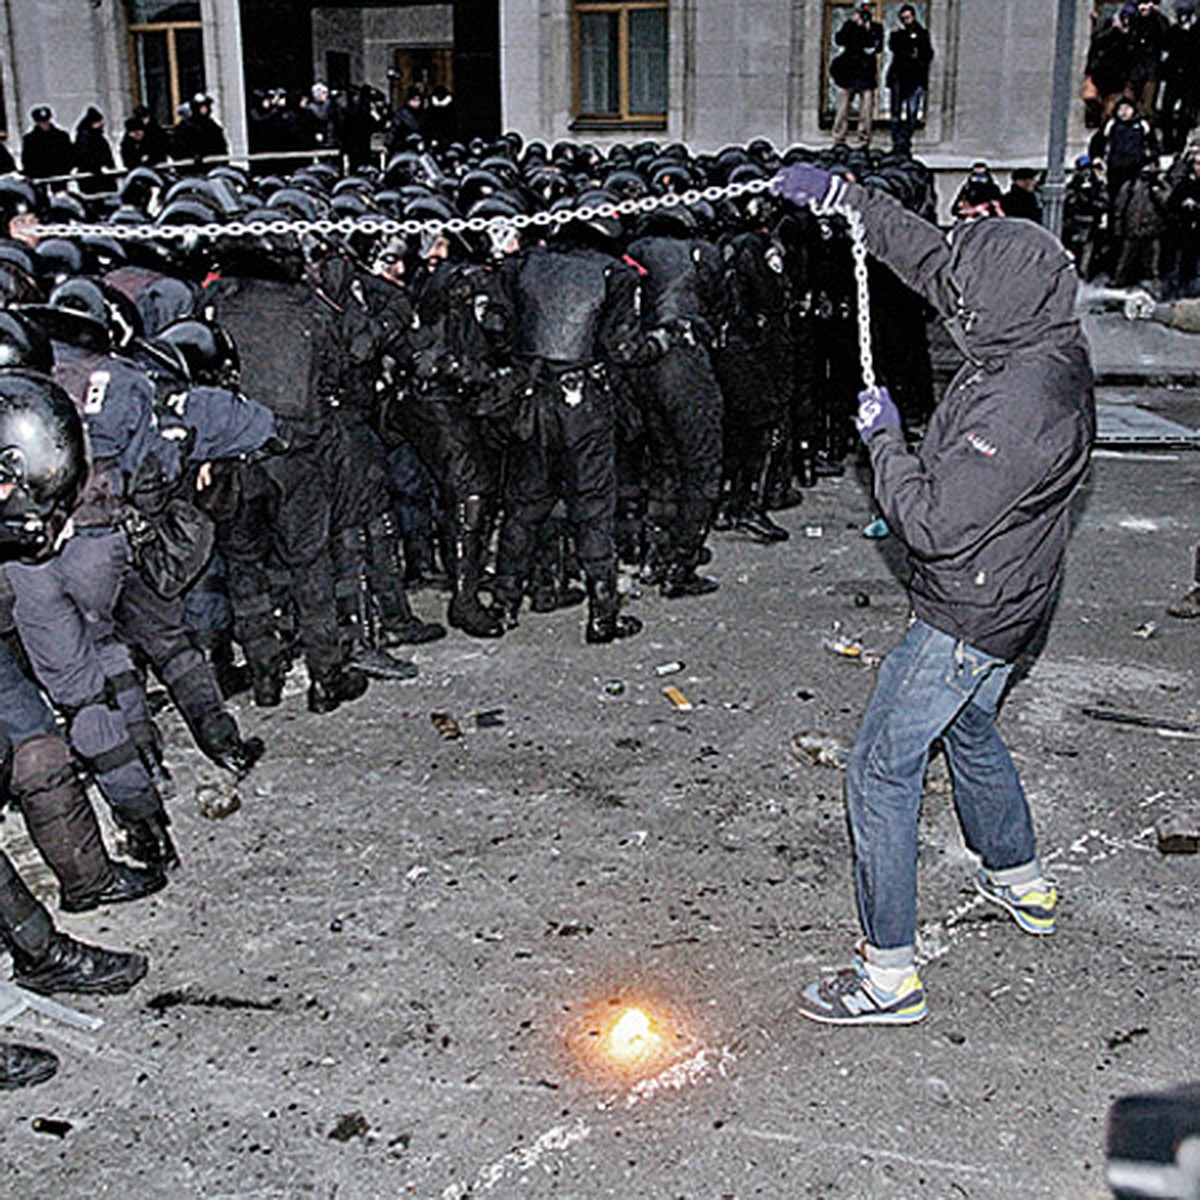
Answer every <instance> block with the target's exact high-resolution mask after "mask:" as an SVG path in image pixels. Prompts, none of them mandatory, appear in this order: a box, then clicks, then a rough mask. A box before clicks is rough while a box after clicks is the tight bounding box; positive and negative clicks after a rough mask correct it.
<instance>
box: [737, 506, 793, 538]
mask: <svg viewBox="0 0 1200 1200" xmlns="http://www.w3.org/2000/svg"><path fill="white" fill-rule="evenodd" d="M734 525H735V526H736V527H737V528H738V529H740V530H741V531H742V533H748V534H749V535H750V536H751V537H752V538H754V539H755V540H756V541H759V542H764V543H772V542H786V541H787V540H788V538H790V537H791V536H792V535H791V534H790V533H788V531H787V530H786V529H784V527H783V526H782V525H776V524H775V522H774V521H772V520H771V518H770V517H769V516H768V515H767V514H766V512H755V511H751V512H747V513H743V514H742V516H740V517H738V519H737V520H736V521H735V522H734Z"/></svg>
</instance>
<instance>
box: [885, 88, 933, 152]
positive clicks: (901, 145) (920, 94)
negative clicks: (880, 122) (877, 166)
mask: <svg viewBox="0 0 1200 1200" xmlns="http://www.w3.org/2000/svg"><path fill="white" fill-rule="evenodd" d="M924 99H925V89H924V88H923V87H916V88H913V89H912V91H911V92H905V91H903V90H902V89H901V88H900V87H899V86H898V85H896V84H893V85H892V149H893V150H894V151H896V152H897V153H898V154H907V153H909V151H911V150H912V140H913V131H914V130H915V129H916V127H917V118H918V117H919V116H920V115H921V104H922V102H923V101H924Z"/></svg>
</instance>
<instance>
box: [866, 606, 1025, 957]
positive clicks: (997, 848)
mask: <svg viewBox="0 0 1200 1200" xmlns="http://www.w3.org/2000/svg"><path fill="white" fill-rule="evenodd" d="M1011 669H1012V668H1011V666H1010V665H1009V664H1008V663H1006V662H1004V661H1003V660H1002V659H999V658H995V657H993V656H992V655H990V654H985V653H983V651H981V650H976V649H974V648H973V647H971V646H968V645H967V644H966V643H964V642H961V641H958V640H956V639H955V638H953V637H951V636H950V635H949V634H946V633H941V632H939V631H938V630H936V629H934V628H932V626H929V625H926V624H925V623H924V622H922V621H915V622H914V623H913V625H912V626H911V627H910V629H909V631H908V633H907V634H906V635H905V637H904V640H903V641H902V642H901V643H900V644H899V645H898V646H897V647H896V648H895V649H894V650H893V651H892V652H891V653H890V654H889V655H888V656H887V658H885V659H884V660H883V663H882V664H881V666H880V668H879V679H878V682H877V683H876V685H875V691H874V693H873V694H872V696H871V700H870V702H869V703H868V705H867V711H866V713H865V715H864V716H863V721H862V725H861V727H860V728H859V731H858V737H857V738H856V739H855V742H854V748H853V750H852V751H851V752H850V761H849V763H848V764H847V767H846V805H847V808H848V810H849V818H850V830H851V833H852V835H853V838H854V869H855V885H856V889H857V894H858V912H859V919H860V920H861V921H862V927H863V932H864V933H865V934H866V937H867V943H868V945H869V946H871V947H874V948H876V949H879V950H883V951H900V953H899V954H895V955H890V954H889V955H888V956H886V958H885V957H884V956H872V958H873V961H877V962H880V963H881V965H885V963H886V961H887V958H890V959H891V960H892V961H893V962H895V963H897V964H902V963H903V961H904V960H907V961H911V957H912V951H913V948H914V946H915V943H916V931H917V821H918V817H919V816H920V811H921V786H922V783H923V781H924V777H925V767H926V764H927V763H928V761H929V751H930V747H931V746H932V745H933V743H934V742H935V741H937V740H938V739H939V738H940V739H941V740H942V744H943V746H944V747H945V751H946V758H947V760H948V761H949V764H950V776H951V780H952V782H953V785H954V806H955V808H956V809H957V812H958V819H959V822H960V823H961V825H962V829H963V836H964V838H965V840H966V844H967V847H968V848H969V849H970V850H972V851H973V852H974V853H976V854H978V855H979V857H980V858H981V859H982V860H983V865H984V866H985V867H987V868H988V869H989V870H992V871H1005V872H1008V871H1011V870H1012V869H1013V868H1017V867H1022V868H1023V867H1027V866H1028V867H1029V870H1028V875H1029V878H1035V877H1036V876H1037V875H1038V874H1040V867H1038V866H1037V865H1036V853H1037V850H1036V845H1035V842H1034V834H1033V823H1032V821H1031V819H1030V815H1029V805H1028V803H1027V802H1026V800H1025V793H1024V791H1022V789H1021V781H1020V780H1019V779H1018V778H1017V770H1016V767H1014V766H1013V762H1012V758H1011V757H1010V756H1009V753H1008V749H1007V747H1006V746H1005V745H1004V742H1003V741H1002V740H1001V738H1000V734H999V732H998V731H997V729H996V709H997V707H998V706H999V703H1000V697H1001V695H1002V693H1003V691H1004V687H1005V684H1006V683H1007V682H1008V676H1009V672H1010V671H1011ZM1025 873H1026V872H1018V873H1017V874H1025ZM1009 881H1010V882H1016V881H1017V878H1016V875H1013V876H1010V877H1009Z"/></svg>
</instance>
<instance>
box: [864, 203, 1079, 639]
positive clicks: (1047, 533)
mask: <svg viewBox="0 0 1200 1200" xmlns="http://www.w3.org/2000/svg"><path fill="white" fill-rule="evenodd" d="M846 192H847V197H846V198H847V200H848V202H849V203H850V204H852V205H853V206H854V207H855V208H857V209H858V210H859V211H860V212H861V213H862V216H863V223H864V226H865V229H866V235H867V243H868V247H869V249H870V251H871V253H872V254H874V255H875V256H876V257H877V258H880V259H882V260H883V261H884V262H885V263H886V264H887V265H888V266H889V267H891V269H892V270H893V271H894V272H895V273H896V274H897V275H898V276H899V277H900V278H901V279H902V280H903V281H904V282H905V283H907V284H908V285H909V287H911V288H913V289H914V290H915V291H917V292H918V293H920V294H921V295H922V296H924V297H925V298H926V299H927V300H928V301H929V302H930V303H931V304H932V305H933V306H934V307H935V308H936V309H937V311H938V312H939V313H940V314H941V315H942V316H943V317H944V318H946V320H947V325H948V327H949V329H950V332H951V335H952V336H953V337H954V339H955V341H956V342H957V343H958V344H959V346H960V348H961V349H962V350H963V351H964V353H966V355H967V358H968V361H967V362H966V364H965V365H964V366H963V368H962V369H961V370H960V371H959V373H958V374H957V376H955V378H954V380H953V381H952V382H951V384H950V386H949V388H948V389H947V391H946V395H945V397H944V398H943V399H942V401H941V402H940V403H939V405H938V406H937V408H936V409H935V410H934V413H933V416H932V417H931V418H930V421H929V426H928V429H927V431H926V434H925V438H924V440H923V441H922V443H921V445H920V447H919V449H918V450H917V451H916V452H915V453H914V452H911V451H910V450H909V449H908V447H907V445H906V443H905V440H904V435H903V433H901V431H900V430H897V429H885V430H883V431H882V432H880V433H878V434H877V435H876V436H875V437H873V438H872V439H871V444H870V453H871V464H872V466H873V467H874V470H875V496H876V499H877V501H878V502H879V504H880V507H881V508H882V511H883V514H884V516H885V517H886V518H887V521H888V524H889V525H890V526H891V528H892V530H893V531H894V532H895V533H896V534H897V536H898V537H899V538H900V540H901V541H902V542H904V544H905V546H906V547H907V548H908V550H909V553H910V556H911V561H912V567H913V577H912V581H911V583H910V594H911V599H912V604H913V609H914V611H915V612H916V615H917V616H918V617H919V618H920V619H921V620H922V621H924V622H925V623H926V624H928V625H932V626H933V627H934V628H935V629H939V630H941V631H942V632H943V633H948V634H950V635H952V636H954V637H957V638H961V639H962V640H963V641H965V642H967V643H969V644H970V645H972V646H975V647H978V648H979V649H980V650H983V651H985V652H986V653H988V654H993V655H996V656H997V657H1000V658H1003V659H1005V660H1007V661H1010V662H1011V661H1012V660H1013V659H1014V658H1016V657H1017V656H1018V655H1019V654H1020V653H1021V652H1022V651H1023V650H1025V649H1026V648H1027V647H1028V646H1029V644H1030V642H1031V641H1032V639H1033V638H1034V636H1035V635H1036V633H1037V631H1038V628H1039V627H1040V626H1041V625H1042V623H1043V622H1044V620H1045V619H1046V617H1047V616H1048V614H1049V612H1050V609H1051V607H1052V606H1053V603H1054V598H1055V594H1056V592H1057V589H1058V584H1059V580H1060V577H1061V573H1062V563H1063V554H1064V550H1065V548H1066V543H1067V537H1068V533H1069V530H1070V514H1069V506H1070V502H1071V497H1072V496H1073V494H1074V493H1075V490H1076V489H1077V488H1078V487H1079V485H1080V483H1081V482H1082V480H1083V478H1084V475H1085V473H1086V471H1087V465H1088V459H1089V455H1090V452H1091V448H1092V443H1093V441H1094V438H1095V430H1096V415H1095V397H1094V394H1093V377H1092V368H1091V362H1090V359H1089V354H1088V348H1087V344H1086V342H1085V340H1084V337H1083V333H1082V331H1081V329H1080V326H1079V322H1078V320H1077V318H1076V316H1075V292H1076V286H1077V280H1076V277H1075V274H1074V271H1073V269H1072V265H1071V261H1070V259H1069V258H1068V256H1067V254H1066V252H1065V251H1064V250H1063V247H1062V245H1061V244H1060V243H1059V242H1058V240H1057V239H1056V238H1055V237H1054V236H1053V235H1052V234H1050V233H1048V232H1047V231H1046V230H1044V229H1042V228H1041V227H1039V226H1037V225H1034V224H1033V223H1032V222H1029V221H1021V220H1010V219H1002V218H985V219H983V220H976V221H968V222H965V223H963V224H961V225H959V226H957V227H956V228H955V229H954V230H953V231H952V233H951V235H950V237H949V239H947V238H946V237H944V236H943V235H942V234H941V233H940V232H939V231H938V230H937V229H936V228H935V227H933V226H932V225H929V224H927V223H926V222H925V221H923V220H921V219H920V218H919V217H915V216H913V215H912V214H910V213H908V212H906V211H905V210H904V209H903V208H901V207H900V205H899V204H897V203H896V202H895V201H894V200H892V199H891V198H890V197H887V196H882V195H876V194H874V193H870V192H867V191H865V190H863V189H862V188H859V187H857V186H855V185H848V186H847V189H846Z"/></svg>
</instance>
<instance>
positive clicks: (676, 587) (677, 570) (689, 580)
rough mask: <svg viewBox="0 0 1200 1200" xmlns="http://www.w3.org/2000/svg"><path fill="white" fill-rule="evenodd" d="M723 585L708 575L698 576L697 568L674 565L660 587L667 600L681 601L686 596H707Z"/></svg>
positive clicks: (660, 591)
mask: <svg viewBox="0 0 1200 1200" xmlns="http://www.w3.org/2000/svg"><path fill="white" fill-rule="evenodd" d="M720 586H721V585H720V584H719V583H718V582H717V581H716V580H715V579H713V578H712V577H711V576H708V575H697V574H696V568H695V567H689V566H684V565H682V564H680V563H676V564H674V565H673V566H672V567H671V569H670V570H669V571H668V572H667V577H666V578H665V579H664V580H663V581H662V584H661V585H660V587H659V589H658V590H659V593H660V594H661V595H662V596H664V597H665V598H666V599H667V600H679V599H681V598H683V597H684V596H707V595H708V594H709V593H710V592H715V591H716V590H717V588H719V587H720Z"/></svg>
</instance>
